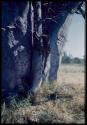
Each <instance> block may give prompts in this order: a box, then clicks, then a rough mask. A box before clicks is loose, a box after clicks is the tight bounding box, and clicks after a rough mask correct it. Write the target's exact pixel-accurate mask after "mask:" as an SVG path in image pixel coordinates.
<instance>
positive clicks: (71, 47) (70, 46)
mask: <svg viewBox="0 0 87 125" xmlns="http://www.w3.org/2000/svg"><path fill="white" fill-rule="evenodd" d="M67 39H68V41H67V43H66V45H65V48H64V50H65V51H67V54H71V55H72V56H73V57H80V58H82V57H83V55H84V54H85V20H84V18H83V17H82V16H81V15H78V14H74V15H73V18H72V23H71V25H70V27H69V31H68V36H67Z"/></svg>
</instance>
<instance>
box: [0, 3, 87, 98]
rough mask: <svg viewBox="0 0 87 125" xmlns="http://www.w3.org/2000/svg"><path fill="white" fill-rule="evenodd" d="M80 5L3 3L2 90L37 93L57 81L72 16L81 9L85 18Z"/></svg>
mask: <svg viewBox="0 0 87 125" xmlns="http://www.w3.org/2000/svg"><path fill="white" fill-rule="evenodd" d="M80 4H81V5H82V2H75V3H74V2H68V3H66V2H65V3H55V2H46V3H44V2H41V1H37V2H21V3H18V4H17V3H16V2H11V3H10V2H3V4H2V89H4V90H6V91H7V93H9V92H10V91H12V92H13V91H14V90H15V91H16V92H17V93H20V94H21V95H22V94H25V93H27V92H28V91H29V90H30V91H32V92H34V93H36V92H37V91H38V90H39V89H40V87H41V85H42V83H44V82H45V83H53V82H54V81H55V80H57V78H58V71H59V67H60V66H59V65H60V62H61V53H62V51H63V47H64V45H65V43H66V41H67V38H66V37H67V33H68V27H69V25H70V23H71V17H72V13H75V11H77V9H78V8H79V11H80V12H81V14H82V15H83V17H85V15H84V12H83V11H82V9H81V7H80ZM72 10H73V11H72ZM14 88H16V89H14ZM7 93H6V95H5V97H7ZM3 95H4V94H3Z"/></svg>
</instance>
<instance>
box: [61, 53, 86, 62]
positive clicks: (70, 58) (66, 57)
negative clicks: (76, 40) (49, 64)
mask: <svg viewBox="0 0 87 125" xmlns="http://www.w3.org/2000/svg"><path fill="white" fill-rule="evenodd" d="M84 63H85V57H83V58H79V57H73V56H72V55H68V54H67V52H64V53H63V56H62V64H84Z"/></svg>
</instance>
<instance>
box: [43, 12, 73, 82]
mask: <svg viewBox="0 0 87 125" xmlns="http://www.w3.org/2000/svg"><path fill="white" fill-rule="evenodd" d="M71 18H72V17H71V15H70V14H69V13H68V12H66V13H65V12H64V13H60V14H58V17H57V19H56V22H57V23H55V22H52V27H51V28H50V32H49V41H50V54H49V56H48V59H47V65H46V67H45V70H46V72H45V73H46V82H47V83H53V82H54V81H57V79H58V72H59V67H60V66H59V65H60V63H61V58H62V51H63V48H64V45H65V43H66V41H67V33H68V28H69V25H70V23H71Z"/></svg>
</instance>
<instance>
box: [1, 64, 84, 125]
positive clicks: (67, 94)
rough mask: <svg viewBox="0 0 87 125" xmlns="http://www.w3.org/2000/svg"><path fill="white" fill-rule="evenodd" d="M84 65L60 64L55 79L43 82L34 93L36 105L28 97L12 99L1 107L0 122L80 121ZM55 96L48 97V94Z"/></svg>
mask: <svg viewBox="0 0 87 125" xmlns="http://www.w3.org/2000/svg"><path fill="white" fill-rule="evenodd" d="M84 75H85V74H84V67H83V66H80V65H62V66H61V67H60V72H59V78H58V82H55V83H54V84H51V85H43V86H42V88H41V89H40V91H39V92H38V93H37V97H36V100H35V101H36V105H35V106H32V105H31V104H30V102H29V99H25V100H23V101H21V102H20V103H17V102H15V100H14V101H13V103H12V106H11V107H10V108H6V107H5V105H3V107H2V114H1V116H2V117H1V122H2V123H29V122H30V121H36V122H37V123H44V122H50V123H84V122H85V116H84V110H85V109H84V108H85V107H84V106H85V84H84ZM52 94H54V95H55V97H56V98H55V99H53V100H52V99H51V95H52Z"/></svg>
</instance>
